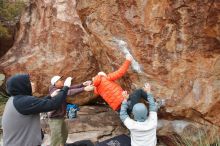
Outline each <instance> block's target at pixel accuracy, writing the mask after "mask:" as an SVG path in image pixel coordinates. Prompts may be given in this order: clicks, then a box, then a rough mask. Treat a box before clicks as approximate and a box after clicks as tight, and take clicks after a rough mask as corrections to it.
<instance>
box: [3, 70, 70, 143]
mask: <svg viewBox="0 0 220 146" xmlns="http://www.w3.org/2000/svg"><path fill="white" fill-rule="evenodd" d="M71 80H72V78H71V77H68V78H67V79H66V80H65V82H64V87H63V88H62V89H61V90H60V91H59V92H58V94H54V95H55V96H54V97H53V99H51V96H53V95H49V96H46V97H44V98H38V97H34V96H32V86H31V82H30V77H29V75H28V74H17V75H14V76H12V77H10V78H9V79H8V80H7V82H6V87H7V92H8V94H9V95H10V96H11V97H10V98H9V99H8V101H7V103H6V106H5V110H4V113H3V117H2V128H3V146H38V145H41V143H42V138H41V128H40V116H39V113H41V112H48V111H51V110H55V109H57V108H59V107H60V106H61V104H62V103H63V101H64V100H65V99H66V96H67V92H68V89H69V87H70V85H71Z"/></svg>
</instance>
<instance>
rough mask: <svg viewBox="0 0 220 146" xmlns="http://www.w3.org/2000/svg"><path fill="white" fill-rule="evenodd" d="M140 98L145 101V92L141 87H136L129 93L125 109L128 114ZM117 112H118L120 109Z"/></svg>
mask: <svg viewBox="0 0 220 146" xmlns="http://www.w3.org/2000/svg"><path fill="white" fill-rule="evenodd" d="M141 98H143V99H144V100H146V101H147V93H146V92H145V91H144V90H143V89H136V90H134V92H132V93H131V94H130V95H129V99H128V110H127V112H128V114H130V113H131V111H132V108H133V107H134V105H135V104H137V103H139V102H140V100H141ZM118 112H119V113H120V109H119V110H118Z"/></svg>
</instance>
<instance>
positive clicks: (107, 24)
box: [0, 0, 220, 126]
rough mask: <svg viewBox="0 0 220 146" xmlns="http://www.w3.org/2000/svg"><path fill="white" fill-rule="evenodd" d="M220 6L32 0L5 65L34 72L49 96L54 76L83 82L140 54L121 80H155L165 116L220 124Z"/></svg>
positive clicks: (145, 0)
mask: <svg viewBox="0 0 220 146" xmlns="http://www.w3.org/2000/svg"><path fill="white" fill-rule="evenodd" d="M219 9H220V3H219V1H207V0H204V1H201V0H194V1H191V0H184V1H182V0H167V1H160V0H120V1H119V0H111V1H109V0H101V1H100V0H99V1H98V0H55V1H54V0H43V1H42V0H35V1H31V2H30V5H29V7H28V8H27V9H26V11H25V12H24V13H23V15H22V17H21V20H20V28H19V31H18V35H17V38H16V41H15V43H14V46H13V47H12V48H11V49H10V50H9V52H7V54H6V55H4V56H3V57H2V58H1V61H0V69H1V70H3V72H4V73H5V74H6V75H7V76H10V75H13V74H15V73H18V72H27V73H30V74H31V80H32V81H34V82H36V84H37V85H38V91H37V92H38V94H40V95H42V94H47V91H48V86H49V83H50V78H51V77H52V76H53V75H57V74H59V75H64V76H73V77H74V82H75V83H80V82H82V81H85V80H88V79H91V78H92V77H93V76H94V75H95V74H96V73H97V72H98V71H101V70H102V71H105V72H107V73H109V72H112V71H114V70H116V69H117V68H118V67H119V66H120V65H121V63H122V62H123V61H124V55H125V54H132V56H133V57H134V59H135V61H133V63H132V68H131V69H129V71H128V73H127V74H126V75H125V76H124V77H123V78H122V79H121V80H119V83H120V84H121V85H122V87H123V88H124V89H126V90H129V91H131V90H133V89H135V88H138V87H140V86H142V85H143V83H144V82H146V81H148V82H150V83H151V84H152V87H153V93H154V95H155V97H158V98H163V99H165V101H166V103H167V104H166V107H165V108H164V109H163V110H161V112H160V118H161V119H164V120H171V121H172V120H175V119H178V120H179V119H180V120H184V121H191V122H192V123H194V122H195V123H197V124H200V125H208V126H210V125H214V126H220V112H219V111H220V109H219V105H220V38H219V36H220V29H219V17H220V16H219V15H220V13H219V11H220V10H219ZM93 99H94V97H93V95H92V94H91V95H88V94H87V95H82V96H81V97H78V98H75V100H74V101H73V102H75V103H78V104H86V103H88V102H90V101H91V100H93ZM177 122H178V121H177ZM180 123H181V122H180Z"/></svg>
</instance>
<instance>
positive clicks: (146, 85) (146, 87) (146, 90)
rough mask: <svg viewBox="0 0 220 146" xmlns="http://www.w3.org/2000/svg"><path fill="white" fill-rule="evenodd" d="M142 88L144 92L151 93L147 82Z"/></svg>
mask: <svg viewBox="0 0 220 146" xmlns="http://www.w3.org/2000/svg"><path fill="white" fill-rule="evenodd" d="M143 89H144V91H145V92H147V93H151V85H150V84H149V83H145V84H144V87H143Z"/></svg>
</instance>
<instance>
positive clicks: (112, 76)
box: [93, 55, 133, 111]
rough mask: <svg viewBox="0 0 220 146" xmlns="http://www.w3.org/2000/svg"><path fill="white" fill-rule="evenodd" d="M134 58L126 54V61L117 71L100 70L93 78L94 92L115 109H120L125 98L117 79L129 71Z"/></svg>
mask: <svg viewBox="0 0 220 146" xmlns="http://www.w3.org/2000/svg"><path fill="white" fill-rule="evenodd" d="M132 59H133V58H132V56H130V55H126V61H125V62H124V63H123V65H122V66H121V67H120V68H119V69H118V70H117V71H115V72H113V73H109V74H107V75H106V74H105V73H104V72H99V73H98V75H97V76H95V77H94V78H93V85H94V86H95V89H94V93H95V94H97V95H100V96H101V97H102V98H103V99H104V100H105V101H106V102H107V103H108V104H109V106H110V107H111V108H112V109H113V110H115V111H117V110H119V109H120V107H121V103H122V101H123V100H124V97H123V96H122V92H123V89H122V87H121V86H120V85H119V84H117V83H116V82H115V80H117V79H119V78H121V77H122V76H123V75H124V74H125V73H126V72H127V70H128V68H129V66H130V64H131V60H132Z"/></svg>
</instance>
